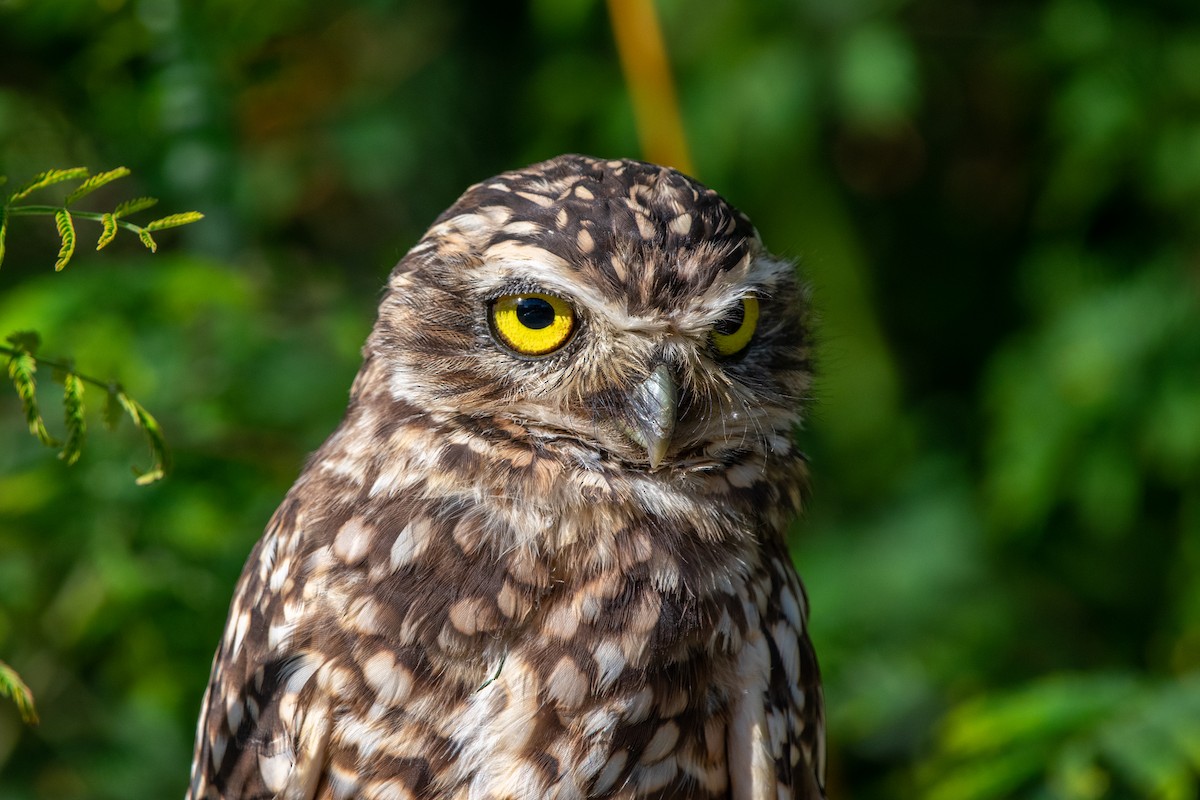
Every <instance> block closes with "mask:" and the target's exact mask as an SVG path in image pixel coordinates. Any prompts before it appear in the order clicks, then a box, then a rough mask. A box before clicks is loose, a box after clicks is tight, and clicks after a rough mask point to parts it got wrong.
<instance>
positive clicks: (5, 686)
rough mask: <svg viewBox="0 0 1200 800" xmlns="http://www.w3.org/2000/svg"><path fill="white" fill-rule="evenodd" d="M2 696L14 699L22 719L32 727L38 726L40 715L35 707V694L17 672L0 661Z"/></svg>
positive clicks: (0, 690) (0, 688) (0, 692)
mask: <svg viewBox="0 0 1200 800" xmlns="http://www.w3.org/2000/svg"><path fill="white" fill-rule="evenodd" d="M0 694H2V695H4V696H5V697H11V698H12V701H13V702H14V703H16V704H17V711H18V712H20V714H21V719H23V720H25V722H27V723H29V724H30V725H36V724H37V721H38V715H37V709H35V708H34V707H33V692H31V691H29V687H28V686H26V685H25V681H23V680H21V676H20V675H18V674H17V672H16V670H14V669H13V668H12V667H10V666H9V665H8V664H6V663H4V662H3V661H0Z"/></svg>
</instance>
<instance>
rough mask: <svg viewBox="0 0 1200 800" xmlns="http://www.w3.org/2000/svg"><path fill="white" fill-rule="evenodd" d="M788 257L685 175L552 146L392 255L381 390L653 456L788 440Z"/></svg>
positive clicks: (793, 375)
mask: <svg viewBox="0 0 1200 800" xmlns="http://www.w3.org/2000/svg"><path fill="white" fill-rule="evenodd" d="M804 317H805V303H804V299H803V297H802V296H801V292H800V291H799V289H798V288H797V285H796V283H795V279H794V273H793V268H792V265H791V264H789V263H787V262H784V261H780V260H778V259H775V258H773V257H771V256H770V255H769V254H767V253H766V251H765V250H764V249H763V247H762V245H761V243H760V242H759V239H758V236H757V234H756V233H755V231H754V229H753V227H752V226H751V225H750V222H749V220H747V219H746V217H745V216H743V215H742V214H741V213H740V212H738V211H736V210H735V209H734V208H733V207H731V206H730V205H729V204H728V203H726V202H725V201H724V200H723V199H721V198H720V197H719V196H718V195H717V194H716V193H714V192H713V191H711V190H709V189H706V188H705V187H703V186H701V185H700V184H698V183H696V182H695V181H692V180H691V179H689V178H687V177H685V176H683V175H681V174H680V173H678V172H676V171H674V170H670V169H666V168H663V167H658V166H654V165H650V164H644V163H641V162H634V161H599V160H595V159H591V158H586V157H583V156H563V157H560V158H557V159H554V160H552V161H548V162H544V163H542V164H537V165H534V166H532V167H530V168H528V169H525V170H521V171H516V172H509V173H504V174H502V175H500V176H498V177H496V178H494V179H492V180H490V181H488V182H485V183H482V184H478V185H476V186H473V187H471V188H470V189H469V190H468V191H467V192H466V193H465V194H464V195H463V196H462V197H461V198H460V199H459V200H458V202H457V203H455V205H454V206H452V207H451V208H450V209H449V210H447V211H446V212H445V213H444V214H443V215H442V216H441V217H440V218H439V219H438V221H437V222H436V223H435V224H434V226H433V227H432V228H431V229H430V230H429V232H428V233H427V234H426V235H425V237H424V238H423V239H422V241H421V242H420V243H419V244H418V245H417V246H416V247H414V248H413V249H412V251H410V252H409V254H408V255H407V256H406V257H405V259H404V260H403V261H402V262H401V263H400V264H399V265H398V266H397V268H396V270H395V271H394V272H393V274H392V277H391V279H390V281H389V288H388V294H387V296H386V298H385V300H384V302H383V303H382V305H381V308H380V318H379V321H378V323H377V325H376V328H375V331H374V333H373V334H372V337H371V339H370V340H369V342H368V345H367V352H368V356H370V357H374V358H379V359H381V360H382V362H383V364H384V365H385V372H386V374H387V376H388V383H389V389H390V391H391V394H392V395H393V397H394V399H396V400H397V401H400V402H406V403H408V404H410V405H411V406H413V407H415V408H419V409H422V410H424V411H425V412H427V413H435V414H436V413H444V414H447V415H455V416H458V415H468V416H473V417H479V418H487V419H496V420H498V421H502V422H503V423H504V424H505V425H506V428H507V429H508V430H510V431H511V430H513V429H515V430H517V431H520V432H521V434H522V435H524V436H527V437H529V438H530V439H533V440H541V441H543V442H549V441H552V440H557V441H562V440H569V441H570V442H572V443H574V444H576V445H579V446H580V447H582V448H583V449H584V450H586V451H590V452H594V453H596V454H597V455H599V456H602V457H605V458H608V459H615V460H617V461H620V462H622V463H623V464H624V465H626V466H628V467H631V468H635V469H644V470H649V471H653V472H661V471H664V470H671V469H685V470H690V469H709V468H713V467H715V466H719V465H720V464H722V463H724V462H725V460H726V459H727V458H729V457H731V456H732V455H735V454H736V453H738V452H744V451H762V452H770V451H774V450H781V449H783V439H781V438H780V437H784V439H786V437H789V436H790V432H791V429H792V428H793V426H794V425H795V424H796V423H797V422H798V411H797V408H798V407H799V405H800V401H801V400H802V399H803V398H804V397H805V396H806V395H807V392H808V389H809V382H810V377H809V376H810V373H809V341H808V335H807V332H806V329H805V326H804Z"/></svg>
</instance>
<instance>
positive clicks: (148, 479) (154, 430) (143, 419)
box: [117, 392, 170, 486]
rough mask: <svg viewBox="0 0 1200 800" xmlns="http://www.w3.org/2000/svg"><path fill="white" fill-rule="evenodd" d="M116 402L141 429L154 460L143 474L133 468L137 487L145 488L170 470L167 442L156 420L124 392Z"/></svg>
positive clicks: (118, 396)
mask: <svg viewBox="0 0 1200 800" xmlns="http://www.w3.org/2000/svg"><path fill="white" fill-rule="evenodd" d="M117 400H118V401H119V402H120V403H121V405H122V406H123V407H124V408H125V411H126V413H128V414H129V417H130V419H132V420H133V423H134V424H135V425H137V426H138V427H139V428H141V430H142V433H144V434H145V435H146V443H147V444H148V445H150V455H151V457H152V458H153V460H154V463H153V464H152V465H151V467H150V469H148V470H146V471H145V472H143V471H141V470H139V469H138V468H137V467H134V469H133V472H134V474H135V475H137V481H136V483H137V484H138V485H139V486H145V485H146V484H148V483H154V482H155V481H157V480H161V479H162V478H164V477H166V474H167V470H168V469H170V457H169V455H168V453H167V442H166V440H165V439H164V438H163V435H162V428H160V427H159V425H158V420H156V419H155V418H154V417H153V416H151V415H150V412H149V411H147V410H146V409H145V408H143V407H142V405H141V404H140V403H139V402H138V401H136V400H134V399H133V398H132V397H130V396H129V395H127V394H125V392H118V393H117Z"/></svg>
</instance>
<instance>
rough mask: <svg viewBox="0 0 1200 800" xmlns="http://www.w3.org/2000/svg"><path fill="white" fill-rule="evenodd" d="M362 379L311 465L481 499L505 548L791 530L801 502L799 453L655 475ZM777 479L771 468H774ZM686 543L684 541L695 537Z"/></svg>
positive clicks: (707, 542)
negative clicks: (426, 406) (666, 534)
mask: <svg viewBox="0 0 1200 800" xmlns="http://www.w3.org/2000/svg"><path fill="white" fill-rule="evenodd" d="M381 384H382V385H386V383H385V382H381V381H362V380H360V381H358V382H356V386H355V391H354V393H353V395H352V402H351V405H350V408H349V410H348V412H347V416H346V419H345V420H344V421H343V423H342V425H341V427H340V428H339V429H338V431H337V432H335V434H334V435H333V436H332V437H330V439H329V441H328V442H326V444H325V445H324V446H323V447H322V448H321V450H320V451H319V452H318V453H317V454H316V456H315V458H314V459H313V461H312V463H311V464H310V466H309V468H308V471H309V472H318V473H323V474H326V475H336V476H340V478H341V479H343V480H348V481H350V482H351V483H352V484H353V488H351V487H347V492H348V493H349V492H350V491H354V492H356V493H358V495H359V498H360V499H361V498H364V497H365V498H376V497H385V498H404V497H408V498H411V499H412V500H413V501H414V502H415V501H418V500H437V501H440V502H452V503H455V504H458V505H461V506H470V507H477V508H479V509H480V510H481V511H482V512H483V513H484V514H485V516H486V517H487V518H488V520H489V521H490V522H491V523H492V524H493V525H494V526H495V528H496V530H497V531H499V533H498V534H497V535H499V536H504V537H509V538H508V540H507V541H502V542H497V543H496V544H497V545H498V546H500V547H503V548H508V547H521V548H530V549H532V550H533V551H535V552H538V553H540V554H542V555H543V556H544V555H549V554H551V553H560V552H561V553H566V552H584V551H586V552H591V553H593V554H594V558H595V559H597V560H599V561H601V562H608V561H611V560H612V559H614V558H618V557H619V553H618V552H608V551H607V550H606V548H613V549H614V550H617V551H619V550H620V549H621V548H623V547H630V546H634V545H636V542H632V543H631V542H629V541H624V540H623V537H624V536H625V535H626V534H627V532H629V531H643V532H646V533H648V534H651V535H662V534H661V532H662V531H666V530H670V531H673V532H674V531H685V532H686V533H683V534H680V535H681V536H683V537H684V538H685V539H686V540H687V542H690V543H694V545H695V546H696V547H706V546H709V547H710V546H713V545H731V546H737V545H738V543H739V541H740V540H741V541H744V543H745V544H746V545H747V546H749V545H750V544H753V542H754V541H761V540H762V539H763V538H764V537H775V538H779V537H782V536H783V534H784V531H785V530H786V528H787V526H788V524H789V522H790V521H791V519H792V518H794V516H795V515H796V514H797V513H798V512H799V511H800V510H801V506H802V503H803V500H804V497H805V495H806V491H807V468H806V464H805V462H804V459H803V456H802V455H801V454H800V453H799V452H798V451H795V450H792V451H789V452H783V453H767V452H760V451H750V450H747V451H739V453H738V454H736V456H735V457H732V458H730V459H729V462H728V463H727V464H724V465H720V466H710V467H708V468H706V469H703V470H691V471H685V470H682V469H674V468H669V467H668V468H666V469H661V470H659V471H657V472H649V471H646V470H645V469H644V468H636V467H634V466H632V465H629V464H625V463H623V462H620V461H618V460H615V459H613V458H612V457H611V456H609V455H607V454H605V453H604V452H602V451H599V450H596V449H593V448H589V447H588V446H586V445H585V444H583V443H580V442H578V441H575V440H571V439H567V438H562V437H556V438H545V439H543V438H539V437H537V436H535V435H531V434H530V433H529V432H528V431H527V430H526V429H525V428H523V427H522V426H520V425H519V424H517V423H516V422H515V421H513V420H511V419H507V418H505V417H504V416H490V417H488V416H479V415H466V414H448V413H429V412H426V411H423V410H421V409H418V408H415V407H413V406H412V405H410V404H408V403H406V402H404V401H402V400H397V399H395V398H394V397H392V396H390V395H388V394H387V393H386V392H385V391H384V392H376V393H374V394H371V393H368V391H367V390H366V389H364V388H363V387H366V386H370V385H374V386H379V385H381ZM768 476H769V477H768ZM685 543H686V542H681V543H680V544H681V545H682V544H685Z"/></svg>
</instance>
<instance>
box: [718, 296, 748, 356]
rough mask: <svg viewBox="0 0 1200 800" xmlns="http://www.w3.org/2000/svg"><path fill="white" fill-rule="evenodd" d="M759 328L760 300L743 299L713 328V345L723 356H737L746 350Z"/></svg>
mask: <svg viewBox="0 0 1200 800" xmlns="http://www.w3.org/2000/svg"><path fill="white" fill-rule="evenodd" d="M756 327H758V298H757V297H752V296H750V297H743V298H742V301H741V302H740V303H738V304H737V305H736V306H734V307H733V308H732V309H731V310H730V312H729V313H728V314H726V315H725V317H724V319H722V320H721V321H720V322H718V323H717V324H716V325H714V326H713V329H712V343H713V347H715V348H716V350H717V353H719V354H720V355H723V356H732V355H737V354H738V353H740V352H742V351H743V350H745V349H746V345H748V344H750V339H751V338H752V337H753V336H754V329H755V328H756Z"/></svg>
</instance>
